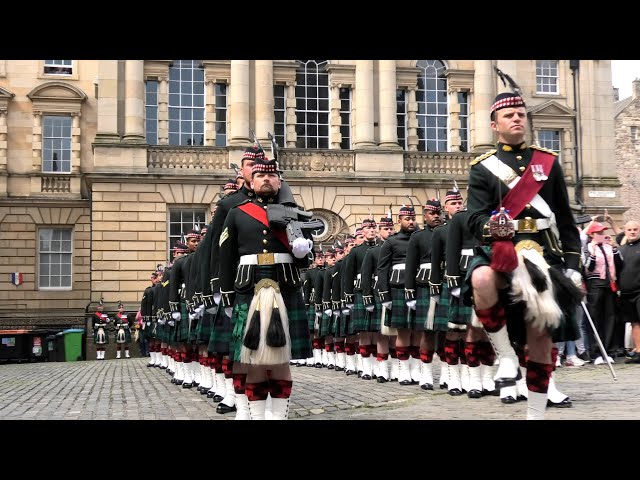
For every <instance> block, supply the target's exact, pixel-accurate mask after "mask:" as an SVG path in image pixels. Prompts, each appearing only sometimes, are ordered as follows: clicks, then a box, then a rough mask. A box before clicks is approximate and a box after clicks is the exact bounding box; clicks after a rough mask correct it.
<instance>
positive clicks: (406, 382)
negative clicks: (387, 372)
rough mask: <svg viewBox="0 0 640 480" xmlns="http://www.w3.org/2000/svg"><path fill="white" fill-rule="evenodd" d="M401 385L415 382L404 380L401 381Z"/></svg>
mask: <svg viewBox="0 0 640 480" xmlns="http://www.w3.org/2000/svg"><path fill="white" fill-rule="evenodd" d="M399 383H400V385H413V383H412V382H411V380H402V381H401V382H399Z"/></svg>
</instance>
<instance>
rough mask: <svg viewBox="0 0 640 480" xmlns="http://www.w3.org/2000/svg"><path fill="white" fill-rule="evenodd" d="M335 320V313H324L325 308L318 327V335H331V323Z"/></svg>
mask: <svg viewBox="0 0 640 480" xmlns="http://www.w3.org/2000/svg"><path fill="white" fill-rule="evenodd" d="M332 320H333V315H327V314H326V313H324V310H323V311H322V318H321V319H320V322H319V324H320V327H319V328H318V336H319V337H326V336H328V335H331V323H332Z"/></svg>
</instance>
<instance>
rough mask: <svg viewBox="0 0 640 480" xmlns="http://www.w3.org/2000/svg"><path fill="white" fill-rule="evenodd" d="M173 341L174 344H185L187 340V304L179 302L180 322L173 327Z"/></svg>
mask: <svg viewBox="0 0 640 480" xmlns="http://www.w3.org/2000/svg"><path fill="white" fill-rule="evenodd" d="M174 338H175V341H176V343H186V342H188V341H189V340H190V339H189V312H188V310H187V304H186V303H184V302H183V301H180V321H179V322H176V327H175V337H174Z"/></svg>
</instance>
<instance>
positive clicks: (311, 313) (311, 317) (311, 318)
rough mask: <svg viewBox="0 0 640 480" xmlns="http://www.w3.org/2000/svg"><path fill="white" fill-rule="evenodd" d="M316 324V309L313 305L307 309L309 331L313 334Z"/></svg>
mask: <svg viewBox="0 0 640 480" xmlns="http://www.w3.org/2000/svg"><path fill="white" fill-rule="evenodd" d="M315 323H316V309H315V306H314V305H313V304H311V305H309V306H308V307H307V324H308V325H309V331H310V332H313V330H314V326H315Z"/></svg>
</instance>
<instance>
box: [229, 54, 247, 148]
mask: <svg viewBox="0 0 640 480" xmlns="http://www.w3.org/2000/svg"><path fill="white" fill-rule="evenodd" d="M249 93H250V90H249V60H231V85H230V88H229V117H230V122H231V123H230V127H231V128H230V130H231V131H230V132H229V142H228V143H229V145H246V144H247V143H250V144H251V143H253V139H251V138H250V135H251V134H250V132H249V129H250V128H251V124H250V123H249Z"/></svg>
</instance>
